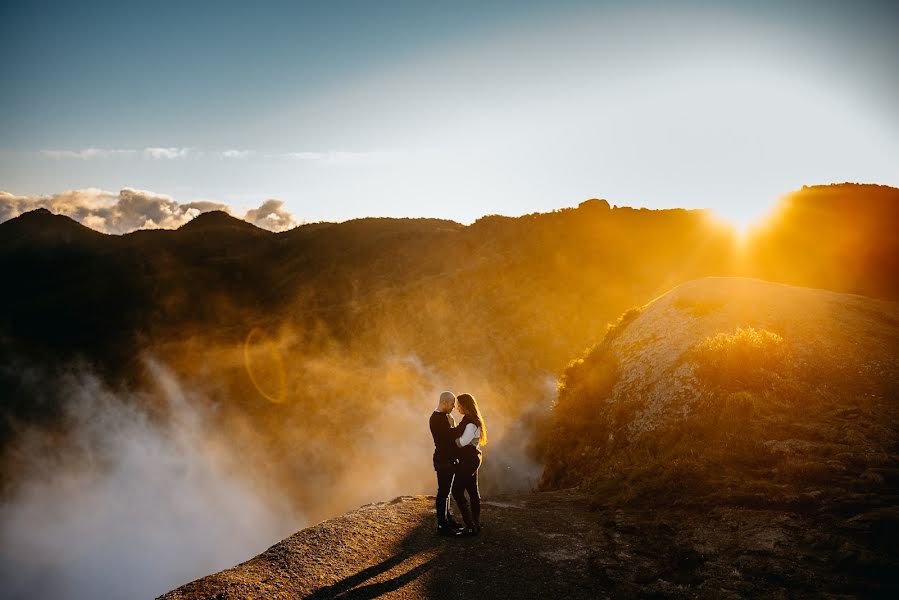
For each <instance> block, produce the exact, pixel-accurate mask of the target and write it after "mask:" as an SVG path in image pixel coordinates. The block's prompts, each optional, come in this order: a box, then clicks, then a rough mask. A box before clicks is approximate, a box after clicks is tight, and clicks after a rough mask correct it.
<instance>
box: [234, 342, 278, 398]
mask: <svg viewBox="0 0 899 600" xmlns="http://www.w3.org/2000/svg"><path fill="white" fill-rule="evenodd" d="M243 364H244V368H246V370H247V375H249V376H250V381H252V382H253V385H254V386H255V387H256V391H258V392H259V394H260V395H262V397H264V398H266V399H267V400H269V401H270V402H274V403H277V404H280V403H282V402H284V401H285V400H286V399H287V372H286V371H285V369H284V359H283V357H282V356H281V350H280V348H278V344H277V343H276V342H275V341H274V340H272V339H271V338H270V337H269V336H267V335H266V334H265V332H264V331H262V330H261V329H259V328H258V327H254V328H253V329H251V330H250V333H248V334H247V339H246V341H245V342H244V345H243Z"/></svg>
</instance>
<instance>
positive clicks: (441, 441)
mask: <svg viewBox="0 0 899 600" xmlns="http://www.w3.org/2000/svg"><path fill="white" fill-rule="evenodd" d="M430 426H431V436H432V437H433V438H434V468H435V469H438V468H441V467H451V466H452V465H453V463H455V462H456V459H457V458H458V457H459V448H458V447H456V438H457V437H459V436H458V435H456V433H457V432H456V430H455V429H454V428H453V426H452V425H450V422H449V419H448V418H447V413H443V412H440V411H438V410H435V411H434V412H433V413H432V414H431V420H430Z"/></svg>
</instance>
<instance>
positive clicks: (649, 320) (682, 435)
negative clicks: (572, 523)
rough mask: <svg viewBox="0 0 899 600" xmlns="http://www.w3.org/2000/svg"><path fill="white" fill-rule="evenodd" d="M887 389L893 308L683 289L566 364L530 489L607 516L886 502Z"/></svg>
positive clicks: (891, 496)
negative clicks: (573, 495)
mask: <svg viewBox="0 0 899 600" xmlns="http://www.w3.org/2000/svg"><path fill="white" fill-rule="evenodd" d="M897 392H899V305H897V304H896V303H894V302H887V301H878V300H872V299H870V298H865V297H861V296H853V295H847V294H838V293H832V292H825V291H822V290H815V289H809V288H798V287H791V286H786V285H779V284H773V283H768V282H763V281H760V280H752V279H730V278H724V279H721V278H709V279H701V280H697V281H693V282H690V283H687V284H684V285H682V286H679V287H678V288H676V289H674V290H672V291H671V292H669V293H667V294H665V295H663V296H662V297H660V298H657V299H656V300H654V301H653V302H651V303H649V304H648V305H646V306H644V307H642V308H641V309H636V310H633V311H630V312H628V313H626V314H625V316H624V317H623V318H622V319H621V320H620V321H619V323H618V324H617V325H615V326H614V327H611V328H610V330H609V332H608V333H607V335H606V337H605V339H604V340H603V341H602V342H600V343H599V344H597V345H596V346H594V347H593V348H592V349H591V350H590V351H589V352H588V353H587V354H586V355H585V356H584V357H583V358H581V359H579V360H577V361H575V362H573V363H572V364H571V365H569V367H568V369H567V370H566V371H565V373H564V375H563V377H562V379H561V383H560V387H559V395H558V400H557V403H556V405H555V406H554V409H553V411H552V415H551V417H550V418H549V419H547V421H546V422H545V423H544V424H543V428H542V430H541V441H540V446H541V450H542V453H543V458H544V461H545V464H546V469H545V471H544V474H543V480H542V485H543V486H544V487H546V488H553V487H564V486H570V485H575V484H580V485H583V486H585V487H586V488H588V489H590V490H592V492H593V494H594V495H595V498H596V501H597V502H600V503H608V504H637V505H642V504H647V505H665V504H688V505H695V504H697V503H699V504H708V505H720V504H721V503H727V502H734V503H739V504H744V505H746V504H748V505H758V506H790V507H808V506H815V507H821V506H829V507H831V508H834V509H835V510H836V508H835V507H838V506H843V507H844V508H846V510H849V511H855V512H863V511H862V510H861V507H867V508H868V509H871V510H873V509H876V508H881V507H890V506H894V505H895V501H896V500H897V498H899V404H897V402H896V398H897V397H899V396H897ZM855 512H853V514H855Z"/></svg>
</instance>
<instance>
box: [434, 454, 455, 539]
mask: <svg viewBox="0 0 899 600" xmlns="http://www.w3.org/2000/svg"><path fill="white" fill-rule="evenodd" d="M434 470H435V471H437V501H436V509H437V525H438V526H443V525H446V524H447V521H448V520H449V518H450V517H451V516H452V515H451V514H450V509H449V497H450V490H452V488H453V475H455V473H456V466H455V465H453V464H446V465H436V464H435V465H434Z"/></svg>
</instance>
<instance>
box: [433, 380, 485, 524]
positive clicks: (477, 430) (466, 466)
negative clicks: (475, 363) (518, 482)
mask: <svg viewBox="0 0 899 600" xmlns="http://www.w3.org/2000/svg"><path fill="white" fill-rule="evenodd" d="M454 407H455V408H456V410H457V411H459V414H461V415H462V420H461V421H460V422H459V424H458V425H456V423H455V421H453V418H452V417H451V416H450V413H451V412H452V410H453V408H454ZM430 426H431V435H432V436H433V438H434V470H435V471H437V533H438V534H440V535H445V536H454V537H455V536H473V535H477V534H479V533H480V532H481V496H480V494H479V493H478V468H479V467H480V466H481V450H480V447H481V446H482V445H484V444H486V443H487V425H486V423H484V418H483V417H482V416H481V410H480V409H479V408H478V401H477V400H475V399H474V396H472V395H471V394H459V396H458V397H456V396H455V395H453V393H452V392H443V393H442V394H440V401H439V402H438V404H437V409H436V410H435V411H434V414H432V415H431V419H430ZM451 490H452V494H453V499H455V501H456V506H458V507H459V512H460V513H462V520H463V521H465V526H464V527H463V526H462V525H460V524H459V523H457V522H456V521H455V520H454V519H453V515H452V512H451V511H450V505H449V495H450V491H451ZM465 492H468V497H469V499H470V501H471V507H470V508H469V501H468V500H466V499H465Z"/></svg>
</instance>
